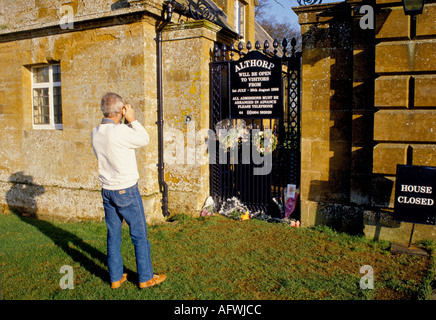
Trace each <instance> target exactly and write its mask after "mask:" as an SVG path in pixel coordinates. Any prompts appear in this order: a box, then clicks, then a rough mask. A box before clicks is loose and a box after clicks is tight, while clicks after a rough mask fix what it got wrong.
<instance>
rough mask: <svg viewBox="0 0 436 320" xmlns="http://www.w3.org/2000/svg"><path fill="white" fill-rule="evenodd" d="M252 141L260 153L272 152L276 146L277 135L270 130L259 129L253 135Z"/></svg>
mask: <svg viewBox="0 0 436 320" xmlns="http://www.w3.org/2000/svg"><path fill="white" fill-rule="evenodd" d="M253 143H254V145H255V146H256V150H257V151H259V153H260V154H262V155H264V154H269V153H272V152H273V151H274V150H275V149H276V147H277V137H276V136H275V134H274V133H272V131H271V130H268V129H267V130H264V131H259V132H257V133H255V134H254V136H253Z"/></svg>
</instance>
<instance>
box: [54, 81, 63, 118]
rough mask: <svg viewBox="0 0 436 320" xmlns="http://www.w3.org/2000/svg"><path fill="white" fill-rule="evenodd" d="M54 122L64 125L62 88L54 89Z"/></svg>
mask: <svg viewBox="0 0 436 320" xmlns="http://www.w3.org/2000/svg"><path fill="white" fill-rule="evenodd" d="M53 107H54V120H55V123H56V124H61V123H62V96H61V87H53Z"/></svg>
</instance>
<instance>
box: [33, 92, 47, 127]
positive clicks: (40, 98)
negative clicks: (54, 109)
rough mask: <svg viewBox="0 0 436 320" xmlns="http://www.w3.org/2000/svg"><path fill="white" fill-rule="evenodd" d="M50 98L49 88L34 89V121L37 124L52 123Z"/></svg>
mask: <svg viewBox="0 0 436 320" xmlns="http://www.w3.org/2000/svg"><path fill="white" fill-rule="evenodd" d="M48 99H49V97H48V88H41V89H33V122H34V123H35V124H49V123H50V106H49V102H48Z"/></svg>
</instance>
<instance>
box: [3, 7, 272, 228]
mask: <svg viewBox="0 0 436 320" xmlns="http://www.w3.org/2000/svg"><path fill="white" fill-rule="evenodd" d="M235 3H237V4H236V5H235ZM256 4H257V2H256V0H248V1H238V0H222V1H218V2H217V3H216V4H215V3H214V2H212V1H199V2H192V1H190V2H188V1H179V2H177V4H175V5H174V7H173V9H174V11H173V13H172V16H171V20H170V21H169V23H168V24H167V25H166V27H165V28H164V30H163V32H162V63H161V66H158V61H157V55H158V54H157V42H156V38H157V33H158V31H157V30H158V28H159V26H163V25H162V23H163V21H164V20H165V19H166V17H167V16H168V15H167V14H166V10H165V8H166V2H163V1H154V0H147V1H138V0H120V1H113V0H92V1H87V0H72V1H68V0H58V1H53V0H36V1H35V0H18V1H15V0H14V1H9V0H4V1H3V0H2V1H1V2H0V66H1V67H0V79H2V80H1V81H0V132H1V136H0V150H1V151H0V158H1V161H0V203H1V204H2V208H3V209H7V208H8V207H13V208H16V209H17V210H22V211H26V212H29V211H30V212H31V213H33V214H36V215H39V216H42V215H45V214H48V215H54V216H57V217H61V218H65V219H69V220H83V219H100V218H102V217H103V210H102V204H101V196H100V183H99V181H98V174H97V166H96V165H97V163H96V159H95V156H94V154H93V151H92V147H91V144H90V132H91V130H92V128H93V127H95V126H97V125H98V124H99V123H100V121H101V118H102V115H101V111H100V107H99V100H100V98H101V96H102V94H104V93H105V92H108V91H113V92H117V93H119V94H120V95H122V96H123V97H124V99H125V101H126V102H128V103H130V104H131V105H132V106H133V107H134V109H135V111H136V116H137V119H138V120H139V121H140V122H141V123H142V124H144V126H145V128H146V129H147V131H148V133H149V135H150V139H151V141H152V142H151V143H150V144H149V145H148V146H147V147H146V148H144V149H142V150H139V151H138V153H137V160H138V167H139V172H140V177H141V180H140V181H139V186H140V192H141V195H142V196H143V200H144V204H145V208H146V211H147V212H148V215H147V218H148V221H149V222H151V223H152V222H153V221H156V220H162V219H163V215H162V210H161V199H162V194H161V190H160V186H159V181H158V180H159V179H158V167H157V164H158V160H159V159H158V158H159V157H158V143H157V142H158V126H157V125H156V121H157V120H158V116H157V102H158V79H157V73H158V69H159V68H160V67H161V68H162V77H163V84H162V99H161V100H162V104H163V107H164V108H165V111H164V119H163V120H164V132H165V134H164V140H165V141H164V143H165V145H166V146H168V148H167V149H166V151H165V153H166V156H167V160H166V162H168V163H167V165H166V168H165V177H164V178H165V183H166V184H167V186H168V193H169V198H170V199H171V201H169V203H168V205H169V208H168V210H169V212H171V213H172V214H174V213H178V212H187V213H189V212H194V211H196V210H200V209H201V207H202V205H203V203H204V200H205V199H206V197H207V196H208V195H209V191H208V186H209V181H208V166H207V164H203V165H197V164H196V163H190V162H189V159H188V158H189V157H190V156H191V155H192V150H191V149H190V148H191V147H192V146H189V145H186V146H185V144H186V142H185V143H184V142H183V141H185V140H187V139H186V138H184V137H185V135H186V134H187V127H188V126H187V124H186V122H185V116H189V118H190V119H191V120H192V121H191V127H192V125H194V127H192V128H193V129H194V130H195V131H199V130H200V129H201V128H208V126H209V119H208V112H209V107H208V106H209V100H208V99H209V62H210V61H211V49H212V48H213V46H214V43H215V42H216V41H220V42H226V43H230V42H233V41H236V40H240V39H241V40H243V41H252V42H254V40H255V21H254V7H255V5H256ZM190 5H191V6H190ZM200 5H201V6H202V7H201V8H200V7H199V6H200ZM204 8H207V9H208V10H207V11H204ZM234 8H237V10H235V9H234ZM200 9H201V10H200ZM200 12H201V14H203V15H209V16H208V17H207V18H208V20H205V19H201V18H202V16H199V13H200ZM195 15H197V16H195ZM210 15H213V17H211V16H210ZM211 21H213V22H211ZM257 28H258V27H257ZM264 36H265V35H263V37H264ZM180 138H182V145H181V148H182V150H181V152H182V153H181V156H180V153H178V154H177V156H178V157H179V158H177V159H178V162H177V163H171V161H169V160H168V159H171V157H172V154H171V153H172V150H176V149H175V148H172V146H173V145H175V143H176V142H180V140H177V139H180ZM179 146H180V144H179V145H178V147H179ZM194 149H195V146H194ZM194 152H195V150H194ZM180 157H181V158H180Z"/></svg>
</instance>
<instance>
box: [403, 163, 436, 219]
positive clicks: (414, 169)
mask: <svg viewBox="0 0 436 320" xmlns="http://www.w3.org/2000/svg"><path fill="white" fill-rule="evenodd" d="M435 218H436V167H427V166H412V165H397V175H396V182H395V212H394V219H395V220H396V221H402V222H411V223H419V224H429V225H435V224H436V219H435Z"/></svg>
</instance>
